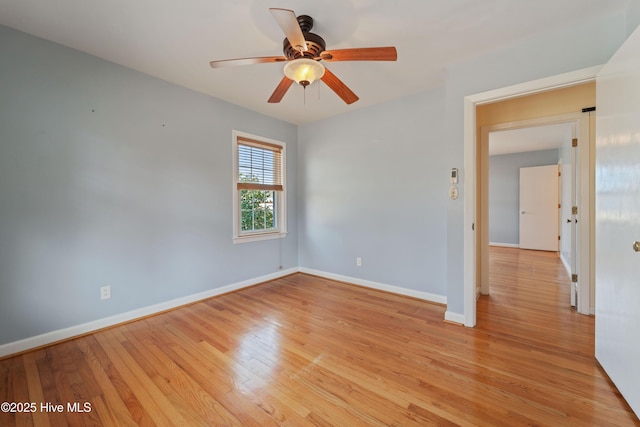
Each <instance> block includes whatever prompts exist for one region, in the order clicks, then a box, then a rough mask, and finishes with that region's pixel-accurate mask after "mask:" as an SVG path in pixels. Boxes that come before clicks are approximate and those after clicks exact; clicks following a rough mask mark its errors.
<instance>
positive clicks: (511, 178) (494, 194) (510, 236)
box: [489, 150, 559, 245]
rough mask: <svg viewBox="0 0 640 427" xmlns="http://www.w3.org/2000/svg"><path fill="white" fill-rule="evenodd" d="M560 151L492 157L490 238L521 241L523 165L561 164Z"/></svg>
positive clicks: (516, 243) (490, 158) (490, 172)
mask: <svg viewBox="0 0 640 427" xmlns="http://www.w3.org/2000/svg"><path fill="white" fill-rule="evenodd" d="M558 151H559V150H542V151H530V152H526V153H512V154H502V155H498V156H489V241H490V242H492V243H502V244H510V245H518V244H520V214H519V211H520V209H519V207H520V168H526V167H530V166H546V165H555V164H558V160H559V153H558Z"/></svg>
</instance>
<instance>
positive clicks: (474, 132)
mask: <svg viewBox="0 0 640 427" xmlns="http://www.w3.org/2000/svg"><path fill="white" fill-rule="evenodd" d="M600 68H601V67H591V68H588V69H584V70H578V71H575V72H571V73H567V74H562V75H559V76H554V77H550V78H546V79H541V80H536V81H532V82H528V83H524V84H521V85H515V86H511V87H507V88H502V89H498V90H494V91H489V92H485V93H480V94H476V95H472V96H468V97H465V100H464V117H465V132H464V167H465V169H464V170H465V174H466V176H467V179H465V181H464V224H465V226H464V324H465V326H468V327H473V326H475V324H476V299H477V295H478V290H479V286H478V285H479V284H481V283H482V280H480V278H479V276H480V275H481V274H484V271H483V270H482V269H480V268H479V267H481V266H482V262H483V260H482V259H480V257H481V256H482V254H483V252H486V251H479V250H478V247H479V246H478V244H479V243H483V241H486V233H487V228H486V227H485V228H483V227H482V221H483V220H484V221H486V216H487V215H486V214H485V215H484V216H483V215H482V212H481V210H480V209H479V207H482V206H483V204H482V198H484V197H485V193H486V192H485V193H483V192H482V191H479V190H480V189H479V185H481V184H482V181H481V180H480V179H478V178H477V175H476V173H477V171H482V170H486V163H485V164H484V165H483V163H484V162H486V160H485V158H486V156H481V154H482V153H481V150H482V149H483V146H482V145H481V144H479V143H478V139H477V136H478V135H479V134H480V130H481V129H480V127H481V126H480V125H479V123H481V122H482V120H481V117H478V116H477V111H476V107H480V106H483V105H489V104H496V103H498V102H500V101H506V100H515V99H518V98H523V97H524V96H525V95H530V94H533V95H536V94H542V93H545V92H549V91H556V90H564V89H567V88H571V87H574V86H578V85H581V84H584V83H593V81H594V79H595V76H596V74H597V72H598V71H599V70H600ZM556 107H557V105H556ZM582 107H583V108H584V107H588V105H583V106H582ZM552 110H553V108H552ZM510 111H511V113H513V112H515V111H519V110H518V109H511V110H510ZM572 111H575V108H574V109H572ZM574 114H575V113H574ZM546 115H547V116H551V115H554V112H553V111H548V112H547V114H546ZM509 121H510V120H502V121H497V122H494V124H497V123H501V122H502V123H505V122H509ZM511 121H512V122H513V121H517V120H515V119H514V120H511ZM585 126H586V131H587V132H588V130H589V121H588V120H587V121H586V125H585V121H584V120H581V122H580V129H581V130H582V129H583V128H584V127H585ZM587 155H588V154H587ZM582 158H584V157H582ZM584 164H585V165H589V168H583V169H585V170H586V174H587V180H586V181H588V182H590V180H591V178H590V175H593V173H592V172H593V169H592V168H591V165H592V159H590V158H589V157H587V158H586V161H585V162H584ZM483 167H484V169H483ZM585 187H586V188H585V189H584V191H583V192H584V193H585V195H586V197H585V198H583V199H582V203H584V204H585V205H584V209H583V211H582V214H583V215H584V218H583V219H585V220H586V223H587V224H591V222H592V221H591V219H590V217H589V213H590V208H589V207H590V202H591V199H589V191H590V188H589V187H590V186H585ZM581 191H582V190H581ZM485 205H486V200H485ZM483 218H484V219H483ZM476 225H477V227H476ZM583 228H584V229H585V232H586V233H587V237H586V239H585V238H583V239H582V242H581V244H582V245H585V246H586V247H587V250H586V251H584V252H586V254H584V255H586V256H587V257H588V256H589V255H590V253H591V251H590V250H589V248H591V247H592V245H591V242H590V240H589V239H590V237H589V234H588V233H589V231H590V229H591V227H583ZM487 243H488V241H487ZM588 261H589V258H587V262H586V263H583V267H588V265H589V264H588ZM585 284H586V285H588V283H585ZM581 286H584V285H581ZM581 297H582V298H584V297H586V298H589V297H590V290H589V288H588V287H587V288H586V289H582V292H581ZM589 309H590V307H589V303H588V302H587V312H588V311H589Z"/></svg>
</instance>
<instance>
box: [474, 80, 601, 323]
mask: <svg viewBox="0 0 640 427" xmlns="http://www.w3.org/2000/svg"><path fill="white" fill-rule="evenodd" d="M593 104H595V84H594V83H588V84H581V85H575V86H571V87H567V88H562V89H557V90H554V91H547V92H543V93H536V94H534V95H529V96H523V97H519V98H513V99H509V100H506V101H500V102H495V103H490V104H485V105H481V106H478V107H477V109H476V126H477V129H478V131H477V149H476V150H477V151H476V152H477V164H476V170H477V174H476V184H477V188H476V192H477V199H476V203H477V206H476V215H477V218H476V221H477V225H478V227H477V234H476V266H477V269H476V283H477V285H478V289H477V292H478V294H484V295H488V294H489V293H490V283H491V280H490V274H491V269H490V264H489V253H490V251H489V247H490V244H491V243H493V244H494V246H495V245H496V244H497V245H498V246H510V247H515V248H518V247H519V246H520V244H521V236H520V231H522V230H521V229H520V228H519V226H520V223H521V222H522V221H524V219H527V218H524V215H523V212H522V209H521V207H520V206H519V201H520V194H519V191H520V185H519V184H520V183H519V175H518V171H519V170H520V168H525V167H527V166H541V165H553V164H555V165H556V173H557V171H558V168H559V166H557V165H561V166H560V167H564V169H565V172H569V176H565V177H564V181H565V184H568V188H566V187H565V188H563V189H561V190H560V191H561V194H563V197H562V199H564V200H561V198H558V200H557V203H558V205H557V206H558V214H557V217H556V220H555V221H557V222H556V224H554V225H556V226H557V227H556V229H557V231H556V232H557V233H558V234H557V236H558V239H559V242H558V245H557V246H556V247H555V248H554V251H555V252H557V253H558V254H560V255H562V257H561V259H563V261H564V263H565V267H566V269H567V270H568V274H569V277H571V279H572V280H573V282H574V283H573V284H572V286H571V288H570V290H569V294H568V296H569V295H570V296H571V297H572V298H571V302H572V305H575V306H577V307H578V311H579V312H581V313H583V314H589V313H590V312H591V308H592V307H591V301H592V300H593V299H592V298H590V297H591V294H592V288H593V285H592V283H591V277H590V275H588V274H580V275H578V274H577V273H578V272H583V270H584V267H588V266H589V264H590V263H589V256H590V253H591V242H590V240H589V239H590V235H589V234H588V232H589V231H591V227H590V223H591V221H590V220H589V213H590V211H591V204H592V202H590V201H589V198H590V194H591V192H592V190H591V180H592V178H591V176H592V175H593V171H594V169H593V166H592V164H591V161H590V158H589V154H588V152H587V151H585V153H586V155H587V156H586V158H583V156H579V155H577V152H578V151H577V150H578V148H572V145H576V144H577V145H581V149H582V150H588V149H589V145H590V143H591V141H590V138H589V130H590V128H589V113H586V116H585V113H584V112H583V110H584V109H589V106H590V105H591V106H593ZM553 131H555V132H556V134H555V135H552V134H553ZM545 132H546V133H548V134H550V136H549V138H551V139H554V138H555V141H554V142H549V141H546V142H544V137H543V135H544V134H545ZM493 139H496V141H495V142H494V144H493V145H495V147H494V148H492V144H491V140H493ZM580 139H584V142H583V144H579V142H578V141H579V140H580ZM536 142H538V143H539V144H538V145H536ZM545 144H546V145H545ZM572 150H573V152H572ZM490 151H492V152H490ZM534 153H535V154H534ZM490 158H491V159H492V161H491V162H490V160H489V159H490ZM581 159H582V162H580V160H581ZM585 159H586V160H585ZM491 164H493V166H494V168H493V169H492V168H491ZM581 164H583V165H584V167H581V166H580V165H581ZM496 169H497V170H496ZM523 170H526V169H523ZM582 170H584V171H586V175H585V174H583V173H582ZM571 172H577V173H576V174H575V175H573V174H572V173H571ZM490 175H493V178H494V180H493V181H494V182H493V185H492V180H491V179H490ZM567 178H572V179H567ZM558 184H559V182H558ZM572 184H573V185H575V186H576V189H574V190H573V191H572V189H571V185H572ZM492 187H493V188H492ZM491 190H493V192H491ZM490 195H491V197H490ZM556 197H557V196H556ZM591 199H592V198H591ZM580 200H584V202H585V206H588V209H583V212H581V214H582V215H581V217H582V219H584V220H585V222H584V223H581V224H580V225H579V226H578V225H577V224H576V219H577V218H578V216H577V211H575V207H576V206H578V205H579V201H580ZM492 202H493V203H492ZM507 213H508V214H507ZM527 213H529V212H527ZM560 219H562V221H564V223H563V224H561V223H560ZM567 221H569V222H567ZM491 222H493V227H492V226H490V223H491ZM563 225H564V226H563ZM580 229H583V231H584V232H587V234H586V236H587V237H586V238H584V237H582V238H581V237H580V236H581V235H582V234H581V233H582V231H581V230H580ZM563 243H564V245H563ZM563 246H564V247H563ZM547 249H549V248H547ZM583 255H584V256H583ZM581 259H582V261H580V260H581ZM578 277H580V279H582V280H583V281H584V282H583V283H582V284H580V283H578ZM584 286H586V291H585V290H582V292H581V293H582V294H583V295H580V297H578V296H577V295H578V294H579V293H580V292H579V291H580V290H581V289H585V288H584ZM584 294H586V295H584ZM585 297H586V298H585Z"/></svg>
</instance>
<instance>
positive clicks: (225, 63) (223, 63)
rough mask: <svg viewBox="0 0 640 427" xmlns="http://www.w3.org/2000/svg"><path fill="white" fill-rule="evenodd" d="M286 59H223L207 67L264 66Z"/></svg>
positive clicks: (267, 57) (270, 57)
mask: <svg viewBox="0 0 640 427" xmlns="http://www.w3.org/2000/svg"><path fill="white" fill-rule="evenodd" d="M286 61H287V58H285V57H284V56H257V57H255V58H238V59H223V60H220V61H211V62H209V65H211V68H223V67H235V66H237V65H253V64H264V63H268V62H286Z"/></svg>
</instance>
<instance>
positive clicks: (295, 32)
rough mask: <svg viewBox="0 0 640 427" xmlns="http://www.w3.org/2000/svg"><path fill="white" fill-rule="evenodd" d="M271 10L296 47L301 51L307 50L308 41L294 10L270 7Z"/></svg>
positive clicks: (292, 44) (290, 41)
mask: <svg viewBox="0 0 640 427" xmlns="http://www.w3.org/2000/svg"><path fill="white" fill-rule="evenodd" d="M269 11H270V12H271V14H272V15H273V17H274V18H275V20H276V22H277V23H278V25H279V26H280V28H281V29H282V32H283V33H284V35H285V36H286V37H287V39H288V40H289V43H291V46H293V48H294V49H296V50H299V51H306V50H307V42H306V41H305V39H304V35H303V34H302V30H301V29H300V24H299V23H298V18H296V14H295V12H294V11H293V10H289V9H278V8H275V7H272V8H269Z"/></svg>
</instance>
